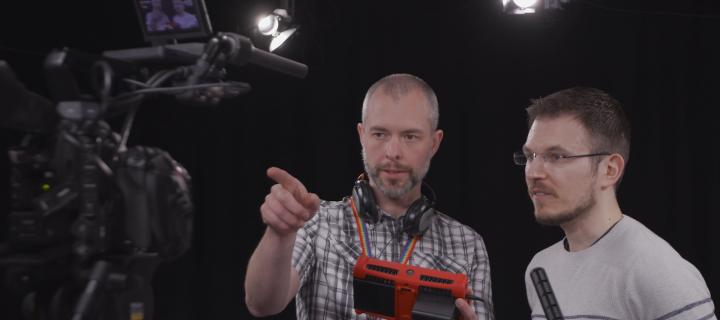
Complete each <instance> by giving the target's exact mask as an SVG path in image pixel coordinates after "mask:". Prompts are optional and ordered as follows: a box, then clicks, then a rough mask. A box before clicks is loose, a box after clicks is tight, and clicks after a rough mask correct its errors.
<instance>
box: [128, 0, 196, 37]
mask: <svg viewBox="0 0 720 320" xmlns="http://www.w3.org/2000/svg"><path fill="white" fill-rule="evenodd" d="M140 4H141V5H140V7H141V8H142V10H143V13H144V16H145V27H146V29H147V31H148V32H151V33H154V32H164V31H173V30H193V29H197V28H199V27H200V22H199V20H198V17H197V12H196V11H195V7H194V6H193V3H192V1H186V0H149V1H148V0H142V1H141V2H140Z"/></svg>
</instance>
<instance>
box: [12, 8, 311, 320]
mask: <svg viewBox="0 0 720 320" xmlns="http://www.w3.org/2000/svg"><path fill="white" fill-rule="evenodd" d="M133 1H136V3H135V4H136V9H137V14H138V17H139V20H140V21H141V26H142V27H143V33H144V35H145V37H146V40H148V41H152V42H154V43H155V44H156V45H154V46H151V47H143V48H133V49H124V50H114V51H106V52H103V53H102V54H101V55H97V54H86V53H82V52H78V51H75V50H70V49H63V50H56V51H53V52H51V53H50V54H49V55H48V56H47V57H46V60H45V66H44V67H45V73H46V78H47V80H48V89H49V90H48V91H49V94H50V96H51V98H52V102H51V100H50V99H46V98H44V97H42V96H40V95H38V94H35V93H33V92H31V91H29V90H27V89H26V88H25V87H24V86H23V85H22V83H20V81H18V80H17V78H16V77H15V75H14V73H13V71H12V70H11V69H10V67H9V66H8V65H7V64H6V63H4V62H3V61H0V101H2V102H3V105H5V106H6V107H3V108H0V109H5V110H0V112H1V113H2V114H3V116H2V117H0V126H3V127H8V128H12V129H16V130H22V131H25V132H28V134H27V136H26V137H25V138H24V139H23V141H22V143H21V144H20V145H19V146H16V147H12V148H10V149H9V150H8V155H9V158H10V164H11V179H10V180H11V183H10V193H11V195H10V199H11V206H10V213H9V216H8V219H7V226H8V239H7V241H6V242H4V243H0V273H1V274H2V275H3V278H2V286H0V296H2V294H3V292H2V291H3V290H5V291H7V292H5V294H6V295H9V296H13V297H16V298H17V300H18V303H17V305H18V306H20V305H22V307H21V309H22V310H21V312H20V314H21V316H22V317H23V318H25V319H52V320H54V319H73V320H81V319H107V320H114V319H152V315H153V297H152V288H151V286H150V283H151V280H152V277H153V274H154V272H155V269H156V267H157V266H158V264H159V263H160V262H162V261H168V260H173V259H176V258H178V257H180V256H181V255H183V254H184V253H185V252H187V250H188V249H189V248H190V246H191V241H192V229H193V211H194V207H193V202H192V194H191V178H190V175H189V174H188V172H187V170H186V169H185V168H184V167H183V166H182V165H181V164H179V163H178V162H177V161H175V160H174V159H173V158H172V157H171V156H170V154H169V153H167V152H166V151H163V150H161V149H158V148H152V147H145V146H133V147H128V146H127V140H128V136H129V134H130V130H131V128H132V124H133V119H134V117H135V113H136V111H137V109H138V108H139V107H140V106H141V103H142V102H143V101H144V100H145V98H146V97H148V96H152V95H159V94H165V95H170V96H173V97H175V98H176V99H177V100H178V101H179V102H181V103H186V104H193V105H198V104H201V105H212V104H217V103H218V102H219V101H220V100H222V99H225V98H228V97H234V96H237V95H240V94H244V93H247V92H248V91H249V90H250V85H249V84H247V83H241V82H232V81H225V79H224V78H225V76H226V74H227V73H226V71H225V68H226V67H228V66H233V65H234V66H241V65H245V64H248V63H249V64H257V65H259V66H261V67H266V68H268V69H271V70H274V71H278V72H281V73H285V74H288V75H291V76H295V77H300V78H302V77H304V76H305V74H306V73H307V67H306V66H305V65H303V64H300V63H298V62H295V61H292V60H289V59H286V58H283V57H280V56H277V55H274V54H271V53H269V52H265V51H262V50H259V49H256V48H255V47H254V46H253V44H252V42H251V41H250V39H248V38H247V37H244V36H242V35H238V34H233V33H217V34H215V35H212V36H211V35H210V32H211V27H210V23H209V20H208V18H207V14H206V13H205V7H204V4H203V3H202V1H201V0H191V1H189V0H133ZM171 4H172V7H171V6H170V5H171ZM156 5H159V8H160V9H159V10H158V9H157V8H158V7H156ZM171 8H172V9H174V10H175V13H176V15H175V16H177V17H178V18H175V19H173V17H175V16H170V15H169V14H168V13H169V12H170V11H169V10H170V9H171ZM158 12H162V13H166V14H168V21H169V22H168V24H166V25H164V27H163V29H162V30H160V29H158V28H156V27H155V26H151V25H152V24H151V22H152V23H155V21H154V20H152V19H148V18H152V17H151V16H150V13H154V14H157V13H158ZM188 15H192V16H193V17H194V19H196V21H195V20H193V18H188V17H189V16H188ZM188 37H202V38H204V40H206V41H205V42H193V43H181V44H177V43H176V44H167V45H157V44H158V42H157V41H158V39H166V40H167V39H182V38H188ZM28 112H32V113H28ZM117 116H124V122H123V123H122V128H121V129H120V130H113V128H112V127H111V125H110V124H109V122H108V121H107V120H108V119H109V118H111V117H117ZM19 308H20V307H19Z"/></svg>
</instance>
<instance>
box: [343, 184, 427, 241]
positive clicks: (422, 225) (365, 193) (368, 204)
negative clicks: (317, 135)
mask: <svg viewBox="0 0 720 320" xmlns="http://www.w3.org/2000/svg"><path fill="white" fill-rule="evenodd" d="M423 186H425V187H427V188H428V189H429V190H430V194H431V197H432V198H430V199H429V198H427V197H425V195H421V196H420V199H417V200H415V202H413V203H412V204H411V205H410V207H409V208H408V209H407V211H406V212H405V215H403V216H402V217H401V218H400V219H401V225H402V227H403V232H405V233H407V234H408V235H410V236H411V237H414V236H421V235H422V234H423V233H425V231H427V229H429V228H430V226H431V225H432V223H433V221H434V220H435V215H436V214H435V209H434V205H435V192H434V191H433V190H432V189H431V188H430V186H428V185H427V184H425V183H424V182H423ZM351 200H352V201H353V202H354V203H355V207H356V208H357V210H358V214H359V215H361V216H362V217H363V218H364V219H366V220H367V221H368V222H370V223H372V224H375V223H377V222H378V221H379V220H380V212H379V211H378V206H377V202H376V201H375V195H374V194H373V190H372V188H371V187H370V182H369V181H368V180H367V178H366V177H365V174H364V173H363V174H361V175H360V176H359V177H358V179H357V181H356V182H355V186H354V187H353V191H352V199H351Z"/></svg>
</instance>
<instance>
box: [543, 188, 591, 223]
mask: <svg viewBox="0 0 720 320" xmlns="http://www.w3.org/2000/svg"><path fill="white" fill-rule="evenodd" d="M596 203H597V201H596V200H595V194H593V193H592V192H591V191H590V190H588V192H587V196H586V197H585V198H584V199H582V201H580V203H578V205H576V206H575V207H574V208H572V209H570V210H568V211H564V212H560V213H555V214H550V215H540V214H539V213H538V209H537V206H536V207H535V221H537V223H539V224H542V225H546V226H560V225H562V224H565V223H567V222H570V221H572V220H574V219H575V218H577V217H579V216H581V215H583V214H584V213H585V212H588V211H590V209H591V208H593V207H594V206H595V204H596Z"/></svg>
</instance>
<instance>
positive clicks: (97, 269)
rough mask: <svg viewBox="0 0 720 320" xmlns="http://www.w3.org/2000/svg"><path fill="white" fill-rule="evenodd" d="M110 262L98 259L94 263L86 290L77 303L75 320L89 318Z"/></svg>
mask: <svg viewBox="0 0 720 320" xmlns="http://www.w3.org/2000/svg"><path fill="white" fill-rule="evenodd" d="M108 267H109V264H108V263H107V262H106V261H103V260H98V261H97V262H95V264H94V265H93V268H92V271H91V273H90V278H89V279H88V282H87V285H86V286H85V290H83V292H82V294H81V295H80V298H79V299H78V302H77V304H76V305H75V313H74V314H73V317H72V319H73V320H83V319H87V315H88V312H89V311H90V308H91V307H92V305H93V304H94V303H95V299H96V298H97V294H98V289H99V287H100V286H101V285H102V284H103V282H105V278H107V274H108Z"/></svg>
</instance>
